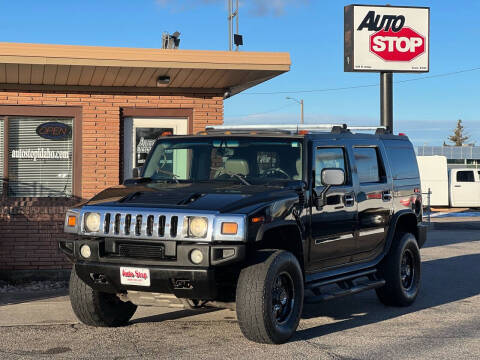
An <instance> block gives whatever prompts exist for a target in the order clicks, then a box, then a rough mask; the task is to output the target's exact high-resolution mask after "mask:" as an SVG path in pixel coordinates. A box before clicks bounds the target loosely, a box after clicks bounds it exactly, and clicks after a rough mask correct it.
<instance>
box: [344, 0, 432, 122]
mask: <svg viewBox="0 0 480 360" xmlns="http://www.w3.org/2000/svg"><path fill="white" fill-rule="evenodd" d="M344 27H345V33H344V36H345V39H344V40H345V41H344V70H345V71H355V72H357V71H364V72H365V71H367V72H380V112H381V125H382V126H386V127H387V128H389V130H390V131H392V130H393V107H392V96H393V88H392V78H393V75H392V73H393V72H428V70H429V40H430V39H429V33H430V8H427V7H399V6H369V5H349V6H346V7H345V22H344Z"/></svg>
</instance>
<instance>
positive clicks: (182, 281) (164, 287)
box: [59, 238, 245, 300]
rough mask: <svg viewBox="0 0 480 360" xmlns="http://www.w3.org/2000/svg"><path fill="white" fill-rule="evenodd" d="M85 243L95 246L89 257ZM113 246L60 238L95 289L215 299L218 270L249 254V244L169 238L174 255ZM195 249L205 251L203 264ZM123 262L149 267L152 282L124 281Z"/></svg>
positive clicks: (167, 245) (167, 250)
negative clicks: (195, 259)
mask: <svg viewBox="0 0 480 360" xmlns="http://www.w3.org/2000/svg"><path fill="white" fill-rule="evenodd" d="M132 243H133V242H132ZM137 244H138V243H137ZM83 245H88V246H89V247H90V249H91V257H90V258H89V259H85V258H83V257H82V256H81V254H80V248H81V247H82V246H83ZM109 246H110V245H108V240H107V241H105V239H92V238H90V239H89V238H78V239H77V240H61V241H60V242H59V248H60V250H62V252H63V253H64V254H65V255H67V257H68V258H69V259H70V260H71V261H72V262H74V263H75V271H76V273H77V275H78V276H79V277H80V278H81V279H82V280H83V281H84V282H85V283H86V284H87V285H89V286H90V287H92V288H93V289H95V290H98V291H102V292H109V293H119V292H125V291H128V290H136V291H146V292H158V293H171V294H174V295H175V296H177V297H181V298H192V299H202V300H213V299H216V298H217V295H218V294H217V291H218V287H219V286H218V277H219V276H218V273H219V272H225V270H224V269H225V266H230V265H232V266H235V264H236V263H239V262H241V260H243V259H244V258H245V244H224V245H222V244H218V245H213V244H211V245H210V244H194V243H177V242H172V241H169V242H165V244H164V246H165V255H170V256H166V257H165V259H160V260H159V259H148V258H144V259H141V258H127V257H124V256H119V255H118V254H116V255H113V254H111V253H109V252H108V247H109ZM106 249H107V250H106ZM193 249H198V250H200V251H201V252H202V254H203V261H202V262H201V263H200V264H193V263H192V262H191V260H190V253H191V251H192V250H193ZM122 266H124V267H138V268H148V269H149V271H150V286H148V287H145V286H136V285H125V284H121V281H120V268H121V267H122Z"/></svg>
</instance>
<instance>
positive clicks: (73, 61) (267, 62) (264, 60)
mask: <svg viewBox="0 0 480 360" xmlns="http://www.w3.org/2000/svg"><path fill="white" fill-rule="evenodd" d="M290 64H291V63H290V55H289V54H288V53H272V52H243V51H239V52H237V51H207V50H172V49H168V50H166V49H145V48H121V47H99V46H76V45H45V44H23V43H5V42H0V84H14V85H37V86H38V85H43V86H63V87H71V86H81V87H119V88H123V89H124V88H133V89H137V90H138V89H140V88H147V89H150V91H151V90H152V88H157V78H158V77H159V76H169V77H170V83H169V84H168V85H165V86H162V87H166V88H170V89H192V88H193V89H203V90H209V91H219V90H221V91H222V92H223V91H226V90H230V92H231V93H232V95H233V94H235V93H238V92H240V91H243V90H245V89H248V88H250V87H252V86H255V85H257V84H259V83H261V82H264V81H267V80H269V79H271V78H273V77H275V76H278V75H280V74H282V73H285V72H287V71H289V70H290ZM197 91H198V90H197Z"/></svg>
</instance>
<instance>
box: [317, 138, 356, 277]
mask: <svg viewBox="0 0 480 360" xmlns="http://www.w3.org/2000/svg"><path fill="white" fill-rule="evenodd" d="M312 168H313V169H314V170H315V179H314V181H315V183H314V190H315V192H316V194H320V193H321V192H322V190H323V186H322V183H321V180H320V179H321V172H322V169H325V168H340V169H343V170H344V171H345V174H346V183H345V184H344V185H341V186H332V187H331V188H330V190H329V191H328V193H327V203H326V204H325V206H323V208H321V209H317V208H316V207H315V206H312V216H311V234H312V239H311V241H310V264H311V268H312V270H319V269H325V268H328V267H333V266H337V265H340V264H345V263H348V262H350V261H351V256H352V255H353V254H354V252H355V248H356V244H355V229H356V222H357V201H356V199H355V194H354V189H353V183H352V176H351V169H352V167H351V162H350V160H349V156H348V152H347V150H346V148H345V143H344V142H343V141H341V140H337V141H332V140H331V139H330V140H329V141H328V142H321V141H320V142H316V143H314V148H313V164H312Z"/></svg>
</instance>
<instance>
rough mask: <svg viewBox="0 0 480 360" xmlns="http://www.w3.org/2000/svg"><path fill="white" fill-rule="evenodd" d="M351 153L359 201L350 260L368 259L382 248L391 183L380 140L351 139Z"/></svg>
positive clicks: (386, 227)
mask: <svg viewBox="0 0 480 360" xmlns="http://www.w3.org/2000/svg"><path fill="white" fill-rule="evenodd" d="M352 152H353V156H354V162H355V168H356V172H355V177H354V179H355V185H356V189H357V194H356V197H357V201H358V233H357V251H356V255H355V256H354V258H353V259H354V260H355V261H362V260H370V259H373V258H375V257H376V256H378V255H379V254H380V253H381V252H382V251H383V247H384V243H385V235H386V232H387V229H388V224H389V222H390V217H391V214H392V210H393V193H392V182H391V177H390V175H389V174H388V175H387V170H388V171H389V169H388V168H387V166H386V164H387V162H386V156H385V151H384V149H383V148H382V146H381V144H380V143H379V142H377V141H376V140H372V141H368V142H367V141H364V140H356V141H353V144H352Z"/></svg>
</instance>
